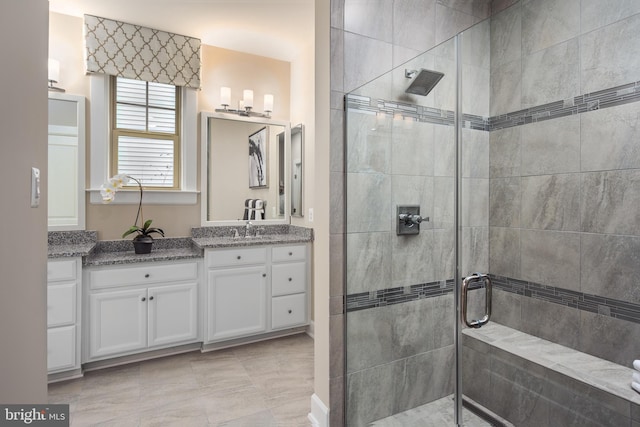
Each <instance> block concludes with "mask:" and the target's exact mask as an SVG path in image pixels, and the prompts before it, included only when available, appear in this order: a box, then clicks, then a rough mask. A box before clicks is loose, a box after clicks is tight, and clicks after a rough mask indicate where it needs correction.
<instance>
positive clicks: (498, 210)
mask: <svg viewBox="0 0 640 427" xmlns="http://www.w3.org/2000/svg"><path fill="white" fill-rule="evenodd" d="M520 181H521V178H519V177H514V178H492V179H491V180H490V181H489V225H491V226H494V227H519V226H520V206H521V189H520V187H521V184H520Z"/></svg>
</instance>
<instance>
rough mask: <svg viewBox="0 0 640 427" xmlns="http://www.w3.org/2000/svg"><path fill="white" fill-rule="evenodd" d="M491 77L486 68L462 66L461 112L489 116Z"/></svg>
mask: <svg viewBox="0 0 640 427" xmlns="http://www.w3.org/2000/svg"><path fill="white" fill-rule="evenodd" d="M490 86H491V77H490V73H489V69H488V68H480V67H478V66H475V65H469V64H467V65H464V66H463V67H462V112H463V113H464V114H473V115H476V116H483V117H489V110H490V109H489V103H490V101H489V95H490V89H491V87H490Z"/></svg>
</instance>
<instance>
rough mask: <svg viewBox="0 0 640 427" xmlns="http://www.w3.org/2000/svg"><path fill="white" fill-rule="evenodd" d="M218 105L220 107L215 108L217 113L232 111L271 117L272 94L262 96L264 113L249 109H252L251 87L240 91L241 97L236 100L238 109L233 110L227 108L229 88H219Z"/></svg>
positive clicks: (252, 115) (229, 102)
mask: <svg viewBox="0 0 640 427" xmlns="http://www.w3.org/2000/svg"><path fill="white" fill-rule="evenodd" d="M220 105H221V106H222V108H216V112H217V113H232V114H237V115H239V116H245V117H266V118H270V117H271V112H273V95H269V94H267V95H265V96H264V111H265V112H264V113H257V112H254V111H251V110H252V109H253V91H252V90H251V89H245V90H244V91H243V92H242V99H241V100H239V101H238V109H237V110H233V109H230V108H229V105H231V88H228V87H221V88H220Z"/></svg>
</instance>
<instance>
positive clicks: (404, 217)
mask: <svg viewBox="0 0 640 427" xmlns="http://www.w3.org/2000/svg"><path fill="white" fill-rule="evenodd" d="M398 219H399V220H400V221H404V225H405V227H413V226H414V225H417V224H420V223H421V222H422V217H421V216H420V215H412V214H400V215H398Z"/></svg>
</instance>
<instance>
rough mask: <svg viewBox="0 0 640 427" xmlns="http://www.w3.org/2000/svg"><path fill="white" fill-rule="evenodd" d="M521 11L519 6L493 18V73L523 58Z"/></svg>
mask: <svg viewBox="0 0 640 427" xmlns="http://www.w3.org/2000/svg"><path fill="white" fill-rule="evenodd" d="M521 9H522V7H521V4H518V5H517V6H514V7H511V8H509V9H507V10H505V11H502V12H500V13H497V14H495V15H493V16H492V17H491V70H492V71H496V70H497V69H498V68H501V67H502V66H503V65H505V64H507V63H512V62H514V61H516V60H520V59H521V58H522V10H521ZM518 93H519V92H518ZM492 114H493V113H492Z"/></svg>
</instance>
